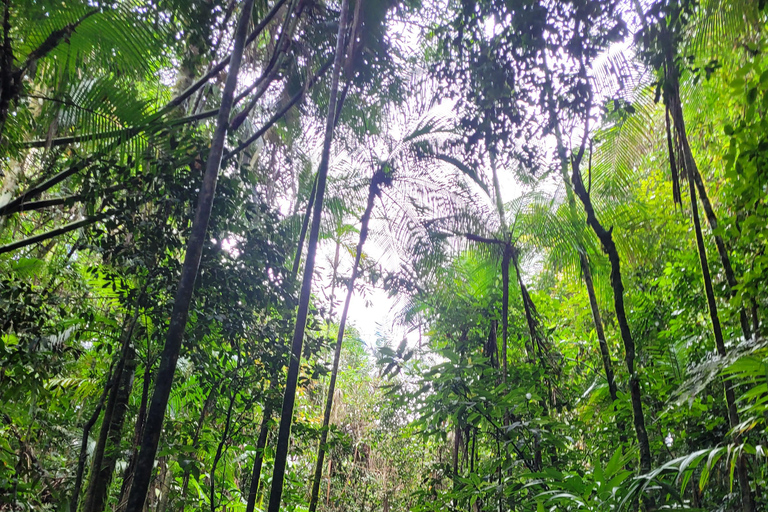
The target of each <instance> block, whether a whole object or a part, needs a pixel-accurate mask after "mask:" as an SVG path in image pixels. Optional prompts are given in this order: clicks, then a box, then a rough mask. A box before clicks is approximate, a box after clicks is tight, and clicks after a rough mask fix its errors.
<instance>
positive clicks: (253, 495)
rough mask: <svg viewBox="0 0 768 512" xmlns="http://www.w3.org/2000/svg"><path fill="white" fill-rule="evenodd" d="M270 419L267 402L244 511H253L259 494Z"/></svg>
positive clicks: (270, 413) (269, 409)
mask: <svg viewBox="0 0 768 512" xmlns="http://www.w3.org/2000/svg"><path fill="white" fill-rule="evenodd" d="M271 421H272V407H271V405H269V404H267V405H266V406H265V407H264V412H263V416H262V418H261V427H260V428H259V439H258V440H257V441H256V456H255V457H254V460H253V471H252V473H251V486H250V488H249V490H248V504H247V505H246V508H245V512H253V510H254V508H256V500H257V498H258V496H259V490H260V489H259V487H260V484H261V466H262V465H263V463H264V449H265V448H266V447H267V437H268V436H269V423H270V422H271Z"/></svg>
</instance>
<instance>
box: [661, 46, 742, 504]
mask: <svg viewBox="0 0 768 512" xmlns="http://www.w3.org/2000/svg"><path fill="white" fill-rule="evenodd" d="M666 66H667V67H666V78H667V82H668V83H667V84H666V90H665V92H666V94H665V100H666V103H667V108H668V109H669V112H671V114H672V122H673V124H674V128H675V134H676V135H677V143H678V148H679V150H678V153H679V155H680V163H681V164H682V168H683V170H684V171H685V174H686V175H687V177H688V185H689V186H688V188H689V192H690V199H691V216H692V217H693V225H694V231H695V234H696V248H697V250H698V253H699V262H700V263H701V273H702V277H703V279H704V291H705V294H706V297H707V307H708V309H709V316H710V320H711V322H712V332H713V334H714V335H715V345H716V346H717V352H718V354H719V355H720V357H725V356H726V354H727V351H726V348H725V342H724V339H723V331H722V326H721V325H720V317H719V315H718V311H717V300H716V298H715V292H714V287H713V285H712V276H711V274H710V272H709V263H708V261H707V252H706V247H705V246H704V235H703V233H702V230H701V222H700V220H699V207H698V201H697V197H696V190H697V189H698V191H699V195H700V196H701V202H702V205H703V206H704V211H705V213H706V215H707V219H708V221H709V225H710V227H711V228H712V232H713V235H714V237H715V245H716V247H717V251H718V253H719V255H720V259H721V261H722V264H723V270H724V272H725V276H726V281H727V283H728V287H729V291H730V295H731V296H733V295H734V294H735V291H736V286H737V281H736V276H735V274H734V272H733V267H732V266H731V260H730V257H729V255H728V251H727V249H726V247H725V243H724V242H723V239H722V237H720V235H718V234H717V231H716V230H717V217H716V216H715V212H714V209H713V208H712V204H711V203H710V202H709V197H708V196H707V191H706V188H705V187H704V181H703V180H702V178H701V174H700V173H699V169H698V166H697V165H696V160H695V159H694V158H693V152H692V151H691V145H690V143H689V142H688V135H687V133H686V129H685V118H684V117H683V107H682V102H681V99H680V82H679V76H678V71H677V66H676V64H675V62H674V58H673V55H672V47H671V46H667V48H666ZM670 149H672V148H671V147H670ZM669 159H670V164H671V166H672V167H674V166H675V163H676V162H675V152H674V151H671V152H670V155H669ZM739 320H740V323H741V329H742V333H743V334H744V338H745V339H751V338H752V331H751V326H750V324H749V318H748V316H747V311H746V309H745V308H744V307H743V306H742V307H740V308H739ZM723 386H724V389H725V402H726V406H727V408H728V421H729V424H730V426H731V428H735V427H736V425H738V424H739V413H738V410H737V408H736V397H735V394H734V392H733V387H732V384H731V382H730V381H729V380H724V381H723ZM733 440H734V443H736V444H740V443H741V436H740V435H739V434H738V433H736V432H734V434H733ZM736 469H737V475H738V481H739V489H740V491H741V509H742V511H743V512H752V510H753V509H754V504H753V502H752V492H751V489H750V484H749V472H748V468H747V461H746V458H745V456H744V454H740V455H739V457H738V458H737V460H736Z"/></svg>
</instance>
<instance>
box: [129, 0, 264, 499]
mask: <svg viewBox="0 0 768 512" xmlns="http://www.w3.org/2000/svg"><path fill="white" fill-rule="evenodd" d="M252 7H253V0H245V1H244V2H243V12H242V14H241V16H240V20H239V21H238V24H237V29H236V34H235V38H234V39H235V44H234V49H233V51H232V59H231V62H230V66H229V73H228V75H227V81H226V84H225V86H224V92H223V94H222V100H221V106H220V107H219V115H218V120H217V127H216V131H215V133H214V135H213V140H212V141H211V148H210V152H209V154H208V161H207V163H206V169H205V176H204V178H203V184H202V186H201V188H200V195H199V196H198V203H197V209H196V211H195V219H194V222H193V224H192V233H191V235H190V238H189V242H188V243H187V252H186V255H185V257H184V264H183V266H182V271H181V278H180V280H179V287H178V290H177V291H176V299H175V301H174V305H173V311H172V313H171V322H170V325H169V328H168V334H167V337H166V341H165V347H164V348H163V352H162V355H161V357H160V366H159V368H158V371H157V377H156V379H155V386H154V387H155V390H154V393H153V395H152V402H151V403H150V406H149V412H148V413H147V422H146V426H145V428H144V435H143V436H142V437H143V439H142V443H141V450H140V451H139V457H138V460H137V466H136V472H135V473H134V479H133V484H132V485H131V492H130V495H129V496H128V506H127V510H128V512H141V511H142V509H143V507H144V501H145V499H146V495H147V490H148V489H149V481H150V478H151V476H152V467H153V465H154V460H155V454H156V453H157V446H158V444H159V442H160V433H161V432H162V428H163V419H164V417H165V410H166V408H167V406H168V398H169V397H170V394H171V386H172V383H173V377H174V373H175V371H176V362H177V360H178V358H179V352H180V350H181V342H182V338H183V337H184V330H185V328H186V325H187V317H188V315H189V307H190V304H191V302H192V292H193V290H194V286H195V279H196V277H197V271H198V268H199V266H200V259H201V256H202V252H203V245H204V243H205V237H206V231H207V230H208V221H209V219H210V217H211V209H212V207H213V199H214V197H215V195H216V181H217V179H218V176H219V169H220V166H221V158H222V154H223V152H224V143H225V139H226V135H227V127H228V126H229V114H230V112H231V110H232V103H233V99H234V94H235V88H236V86H237V77H238V74H239V71H240V62H241V60H242V56H243V47H244V45H245V38H246V32H247V30H248V22H249V21H250V19H251V8H252Z"/></svg>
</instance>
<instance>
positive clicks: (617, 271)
mask: <svg viewBox="0 0 768 512" xmlns="http://www.w3.org/2000/svg"><path fill="white" fill-rule="evenodd" d="M584 136H585V137H586V136H587V134H586V133H585V135H584ZM582 155H583V153H582V154H581V155H579V156H577V157H574V159H573V176H572V177H571V181H572V183H573V189H574V192H576V195H577V196H578V197H579V199H580V200H581V202H582V203H583V205H584V210H585V211H586V214H587V223H588V224H589V226H590V227H591V228H592V230H593V231H594V232H595V234H596V235H597V237H598V238H599V239H600V242H601V243H602V246H603V251H605V253H606V255H607V256H608V260H609V261H610V263H611V287H612V288H613V303H614V306H615V309H616V320H617V321H618V323H619V330H620V332H621V339H622V341H623V342H624V352H625V355H624V360H625V362H626V364H627V371H628V372H629V394H630V398H631V400H632V415H633V417H634V426H635V434H636V435H637V444H638V447H639V448H640V471H641V472H643V473H647V472H649V471H650V470H651V445H650V442H649V441H648V432H647V431H646V429H645V415H644V413H643V402H642V393H641V391H640V379H639V378H638V376H637V373H635V342H634V340H633V339H632V333H631V331H630V330H629V322H628V321H627V313H626V311H625V309H624V283H623V282H622V278H621V260H620V259H619V251H618V250H617V249H616V244H615V243H614V241H613V233H612V229H608V230H607V229H605V228H604V227H603V225H602V224H600V221H599V220H598V219H597V216H596V215H595V210H594V208H593V206H592V199H591V198H590V196H589V192H587V189H586V188H585V187H584V182H583V181H582V179H581V172H580V171H579V163H580V162H579V161H580V159H581V156H582Z"/></svg>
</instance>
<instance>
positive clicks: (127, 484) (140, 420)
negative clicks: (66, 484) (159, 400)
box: [72, 357, 152, 512]
mask: <svg viewBox="0 0 768 512" xmlns="http://www.w3.org/2000/svg"><path fill="white" fill-rule="evenodd" d="M151 381H152V363H151V361H150V360H149V357H147V361H146V364H145V365H144V381H143V382H142V386H141V403H140V404H139V413H138V415H137V416H136V426H135V427H134V431H133V446H132V447H131V458H130V460H129V461H128V466H127V467H126V468H125V473H123V485H122V489H120V499H119V500H118V506H117V510H123V509H124V508H125V505H126V500H127V499H128V493H129V492H130V491H131V483H132V482H133V472H134V471H135V470H136V458H137V457H138V456H139V443H140V442H141V436H142V433H143V432H144V421H145V420H146V417H147V404H148V403H149V385H150V383H151ZM72 512H77V511H76V510H73V511H72Z"/></svg>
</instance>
